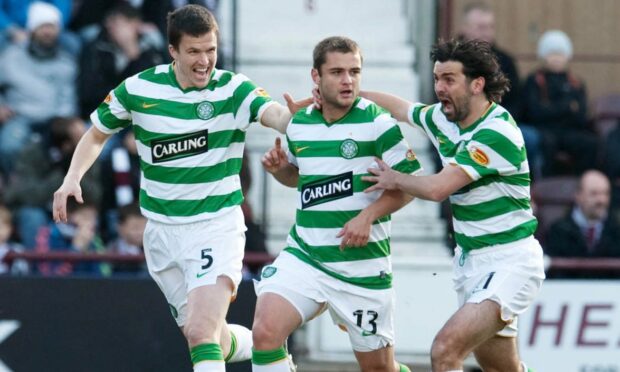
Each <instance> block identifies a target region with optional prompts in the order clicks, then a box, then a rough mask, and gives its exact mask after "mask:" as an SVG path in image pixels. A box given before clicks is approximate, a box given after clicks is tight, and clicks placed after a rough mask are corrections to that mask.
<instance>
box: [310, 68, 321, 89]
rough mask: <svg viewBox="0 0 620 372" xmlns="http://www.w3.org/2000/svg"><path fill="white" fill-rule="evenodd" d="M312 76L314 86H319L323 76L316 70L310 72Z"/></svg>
mask: <svg viewBox="0 0 620 372" xmlns="http://www.w3.org/2000/svg"><path fill="white" fill-rule="evenodd" d="M310 76H312V81H314V84H316V85H318V84H319V82H320V81H321V74H319V70H317V69H316V68H313V69H312V71H310Z"/></svg>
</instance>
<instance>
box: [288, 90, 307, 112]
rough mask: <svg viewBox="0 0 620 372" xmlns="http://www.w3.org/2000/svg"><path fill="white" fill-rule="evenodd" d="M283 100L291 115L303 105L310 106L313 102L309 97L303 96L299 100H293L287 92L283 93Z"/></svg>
mask: <svg viewBox="0 0 620 372" xmlns="http://www.w3.org/2000/svg"><path fill="white" fill-rule="evenodd" d="M284 100H285V101H286V106H287V107H288V110H289V111H290V112H291V115H295V113H296V112H297V111H299V110H301V109H302V108H304V107H308V106H310V105H311V104H312V102H313V100H312V98H311V97H308V98H304V99H302V100H300V101H295V100H293V97H292V96H291V95H290V94H289V93H284Z"/></svg>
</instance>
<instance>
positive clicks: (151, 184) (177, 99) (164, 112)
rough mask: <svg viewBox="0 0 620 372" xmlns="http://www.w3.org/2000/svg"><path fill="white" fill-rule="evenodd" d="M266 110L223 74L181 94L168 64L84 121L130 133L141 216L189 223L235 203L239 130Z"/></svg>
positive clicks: (256, 92) (250, 86)
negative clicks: (133, 139)
mask: <svg viewBox="0 0 620 372" xmlns="http://www.w3.org/2000/svg"><path fill="white" fill-rule="evenodd" d="M271 103H273V102H272V101H271V98H270V97H269V95H268V94H267V93H266V92H265V91H264V90H262V89H260V88H257V86H256V85H255V84H254V83H252V82H251V81H250V80H249V79H248V78H247V77H245V76H244V75H241V74H234V73H232V72H229V71H224V70H214V71H213V74H212V76H211V80H210V82H209V84H208V85H207V87H205V88H203V89H197V88H188V89H181V88H180V87H179V85H178V83H177V80H176V77H175V74H174V69H173V65H172V64H168V65H160V66H156V67H153V68H150V69H148V70H145V71H143V72H141V73H139V74H137V75H134V76H132V77H130V78H128V79H126V80H125V81H124V82H123V83H121V84H120V85H119V86H118V87H116V88H115V89H114V90H112V91H111V92H110V94H109V95H108V96H107V97H106V99H105V100H104V102H103V103H101V105H99V107H98V108H97V110H96V111H95V112H93V113H92V114H91V120H92V122H93V123H94V125H95V126H96V127H97V128H98V129H99V130H101V131H102V132H104V133H108V134H111V133H115V132H118V131H120V130H121V129H123V128H125V127H128V126H130V125H132V127H133V131H134V134H135V137H136V144H137V147H138V155H139V156H140V167H141V173H142V177H141V182H140V207H141V209H142V213H143V214H144V216H146V217H147V218H150V219H153V220H156V221H159V222H163V223H169V224H180V223H191V222H196V221H201V220H205V219H209V218H213V217H217V216H219V215H222V214H224V213H227V212H228V211H230V210H232V208H233V207H235V206H237V205H239V204H241V203H242V201H243V195H242V193H241V184H240V181H239V171H240V170H241V159H242V157H243V147H244V145H245V134H246V130H247V128H248V127H249V125H250V123H252V122H254V121H257V120H258V119H259V118H260V116H261V115H262V113H263V112H264V110H265V109H266V108H267V107H268V106H269V105H270V104H271Z"/></svg>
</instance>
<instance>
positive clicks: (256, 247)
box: [239, 151, 268, 275]
mask: <svg viewBox="0 0 620 372" xmlns="http://www.w3.org/2000/svg"><path fill="white" fill-rule="evenodd" d="M239 179H240V180H241V192H242V193H243V203H242V204H241V210H242V211H243V218H244V220H245V226H246V227H247V231H246V232H245V251H246V252H258V253H268V252H267V246H266V244H265V240H266V237H265V233H264V232H263V229H262V227H261V226H260V225H259V224H258V223H256V222H255V221H254V213H253V211H252V206H251V205H250V203H249V202H248V195H249V191H250V187H251V186H252V172H251V170H250V161H249V158H248V154H247V152H246V151H244V152H243V159H242V163H241V171H240V172H239ZM262 266H263V264H260V265H256V266H251V267H246V268H244V269H247V270H249V271H250V272H249V274H250V275H256V274H258V273H259V272H260V270H261V268H262ZM244 271H245V270H244ZM246 274H248V273H247V272H246Z"/></svg>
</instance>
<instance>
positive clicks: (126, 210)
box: [118, 202, 142, 225]
mask: <svg viewBox="0 0 620 372" xmlns="http://www.w3.org/2000/svg"><path fill="white" fill-rule="evenodd" d="M129 217H142V212H141V211H140V205H138V203H137V202H134V203H131V204H127V205H123V206H122V207H120V208H118V224H119V225H122V224H123V223H125V221H127V219H129Z"/></svg>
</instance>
